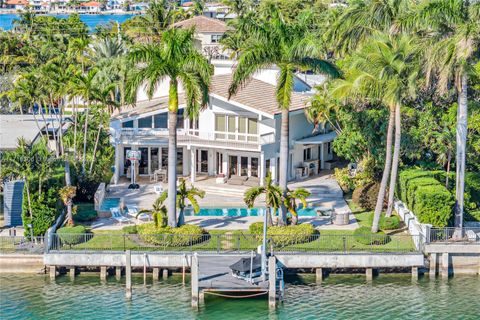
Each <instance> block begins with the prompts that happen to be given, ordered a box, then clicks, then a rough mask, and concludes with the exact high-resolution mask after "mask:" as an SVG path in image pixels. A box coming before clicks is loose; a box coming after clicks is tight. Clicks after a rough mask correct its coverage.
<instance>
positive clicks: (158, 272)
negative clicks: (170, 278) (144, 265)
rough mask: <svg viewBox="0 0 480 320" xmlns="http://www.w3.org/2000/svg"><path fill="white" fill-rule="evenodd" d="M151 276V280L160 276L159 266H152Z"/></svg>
mask: <svg viewBox="0 0 480 320" xmlns="http://www.w3.org/2000/svg"><path fill="white" fill-rule="evenodd" d="M152 276H153V280H158V279H159V278H160V268H153V271H152Z"/></svg>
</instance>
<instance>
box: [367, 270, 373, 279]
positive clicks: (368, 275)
mask: <svg viewBox="0 0 480 320" xmlns="http://www.w3.org/2000/svg"><path fill="white" fill-rule="evenodd" d="M365 275H366V276H367V281H372V280H373V269H372V268H367V269H365Z"/></svg>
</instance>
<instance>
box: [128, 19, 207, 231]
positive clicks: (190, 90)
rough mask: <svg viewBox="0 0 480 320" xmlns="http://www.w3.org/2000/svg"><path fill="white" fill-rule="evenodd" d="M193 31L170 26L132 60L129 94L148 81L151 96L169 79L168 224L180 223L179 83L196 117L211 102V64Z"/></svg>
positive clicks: (134, 53) (189, 110) (133, 53)
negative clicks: (177, 167)
mask: <svg viewBox="0 0 480 320" xmlns="http://www.w3.org/2000/svg"><path fill="white" fill-rule="evenodd" d="M193 33H194V31H193V30H183V29H176V28H173V29H169V30H167V31H165V32H164V33H163V34H162V42H161V43H159V44H145V45H137V46H135V47H134V48H133V49H132V51H131V52H130V53H129V59H130V61H131V62H132V63H134V64H135V65H136V67H137V70H135V71H134V73H133V75H132V77H131V79H130V81H129V83H128V87H129V90H128V93H129V96H130V97H131V98H132V97H136V93H137V89H138V88H139V87H140V86H142V85H143V84H145V88H146V91H147V94H148V97H149V98H150V99H151V98H152V97H153V94H154V92H155V90H156V89H157V87H158V85H159V84H160V82H161V81H164V80H165V81H168V82H169V99H168V130H169V135H168V194H169V195H170V196H169V198H168V206H167V208H168V225H169V226H171V227H175V226H176V225H177V216H176V194H177V193H176V190H177V186H176V182H177V172H176V165H177V113H178V105H179V102H178V86H179V84H180V83H181V84H182V86H183V88H184V90H185V100H186V101H185V102H186V114H187V115H188V116H189V117H190V118H191V119H194V118H196V117H197V116H198V113H199V111H200V109H201V108H203V107H205V106H206V105H207V103H208V90H209V84H210V77H211V74H212V73H213V70H212V67H211V65H210V64H209V63H208V61H207V59H206V58H205V57H203V56H202V55H201V54H200V53H199V52H198V51H197V50H196V49H195V46H194V38H193Z"/></svg>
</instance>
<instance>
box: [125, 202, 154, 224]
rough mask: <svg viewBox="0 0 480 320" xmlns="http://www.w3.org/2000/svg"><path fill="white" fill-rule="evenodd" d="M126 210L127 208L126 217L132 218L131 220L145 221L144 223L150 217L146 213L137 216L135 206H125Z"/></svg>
mask: <svg viewBox="0 0 480 320" xmlns="http://www.w3.org/2000/svg"><path fill="white" fill-rule="evenodd" d="M127 208H128V211H127V212H128V215H129V216H130V217H131V218H133V219H137V220H140V221H142V220H146V221H150V215H149V214H148V213H141V214H138V208H137V207H136V206H128V205H127ZM137 215H138V216H137Z"/></svg>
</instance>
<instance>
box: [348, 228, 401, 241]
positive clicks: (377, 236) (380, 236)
mask: <svg viewBox="0 0 480 320" xmlns="http://www.w3.org/2000/svg"><path fill="white" fill-rule="evenodd" d="M353 238H354V239H355V241H357V242H358V243H361V244H364V245H372V244H373V245H384V244H387V243H388V242H390V241H391V240H392V239H391V238H390V237H389V236H388V235H386V234H385V233H383V232H382V231H380V232H377V233H373V232H372V231H371V229H370V228H369V227H360V228H358V229H355V231H353Z"/></svg>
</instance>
